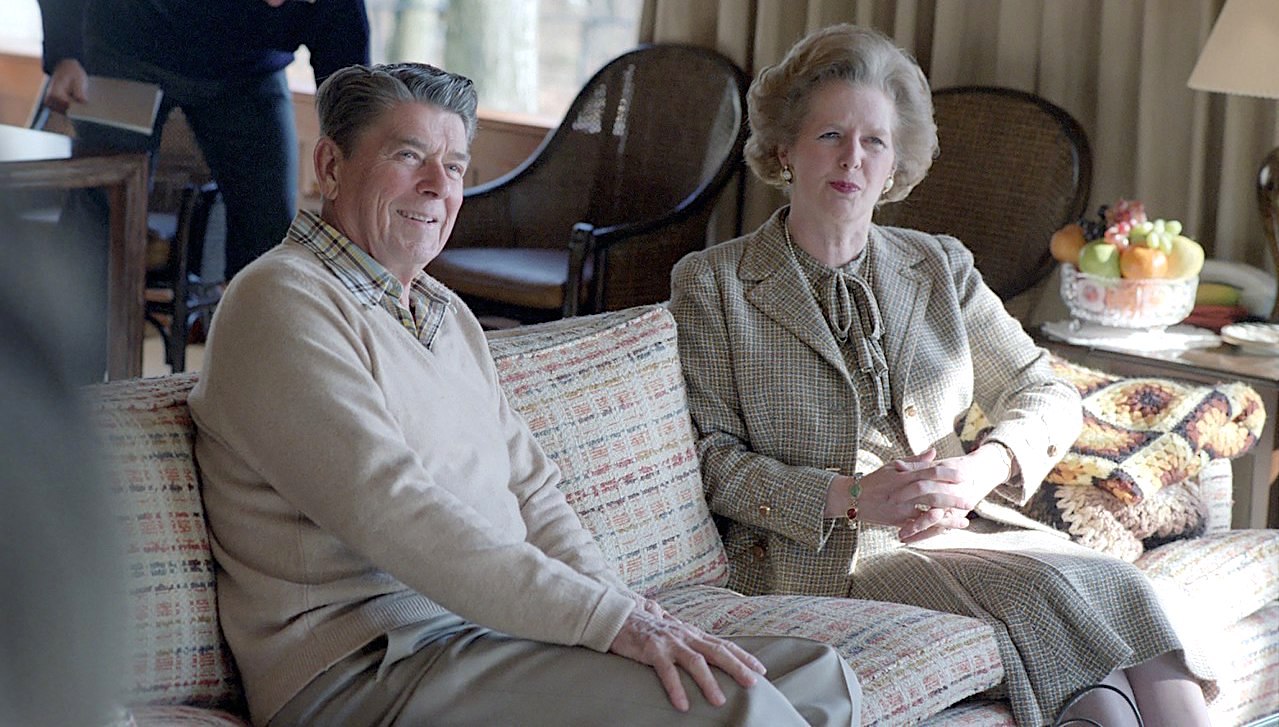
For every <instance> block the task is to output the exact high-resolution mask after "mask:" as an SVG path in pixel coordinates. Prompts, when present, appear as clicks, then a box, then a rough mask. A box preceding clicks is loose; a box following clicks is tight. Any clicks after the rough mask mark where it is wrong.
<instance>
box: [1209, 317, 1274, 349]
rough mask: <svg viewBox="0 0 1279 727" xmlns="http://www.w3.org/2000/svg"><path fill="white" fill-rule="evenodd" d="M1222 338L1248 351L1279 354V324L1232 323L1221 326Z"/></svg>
mask: <svg viewBox="0 0 1279 727" xmlns="http://www.w3.org/2000/svg"><path fill="white" fill-rule="evenodd" d="M1221 339H1222V340H1223V341H1225V342H1226V343H1233V344H1234V345H1236V346H1238V347H1239V348H1240V350H1242V351H1245V352H1247V353H1256V354H1264V355H1268V356H1279V324H1274V323H1232V324H1230V325H1228V326H1223V327H1222V328H1221Z"/></svg>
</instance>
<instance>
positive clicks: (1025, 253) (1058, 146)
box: [875, 86, 1092, 300]
mask: <svg viewBox="0 0 1279 727" xmlns="http://www.w3.org/2000/svg"><path fill="white" fill-rule="evenodd" d="M933 107H934V112H935V116H936V119H937V135H938V137H939V141H940V144H941V155H940V156H939V157H937V160H936V162H934V164H933V167H932V170H931V171H930V172H929V174H928V176H927V177H926V178H925V179H924V181H923V182H921V183H920V185H919V186H918V187H916V188H915V189H914V190H913V191H912V192H911V193H910V196H908V197H907V198H906V199H905V200H903V201H901V202H897V203H894V204H886V205H884V206H883V207H881V208H880V209H879V210H877V211H876V213H875V219H876V222H878V223H879V224H884V225H894V226H898V227H910V228H913V229H917V230H924V231H926V232H933V233H946V234H950V235H954V236H955V237H957V238H959V239H960V240H961V241H963V243H964V244H965V245H967V246H968V248H969V249H970V250H972V252H973V257H974V259H975V262H976V266H977V269H978V270H979V271H981V274H982V277H984V278H985V280H986V284H987V285H989V286H990V287H991V289H992V290H994V291H995V293H996V294H998V295H999V297H1000V298H1002V299H1004V300H1008V299H1009V298H1011V297H1013V296H1015V295H1017V294H1018V293H1020V292H1022V291H1024V290H1027V289H1029V288H1030V287H1032V286H1033V285H1035V283H1037V282H1039V281H1040V280H1042V279H1043V278H1045V277H1046V276H1047V275H1048V274H1049V273H1050V272H1052V269H1053V267H1054V263H1053V259H1052V257H1051V256H1050V255H1049V252H1048V240H1049V238H1050V237H1051V236H1052V233H1053V232H1054V231H1056V230H1057V229H1058V228H1059V227H1061V226H1062V225H1064V224H1066V223H1067V222H1073V221H1075V220H1077V219H1079V217H1080V216H1081V215H1083V214H1084V211H1085V208H1086V207H1087V205H1088V192H1089V187H1090V185H1091V183H1092V152H1091V150H1090V149H1089V146H1088V137H1087V135H1086V134H1085V133H1084V130H1083V128H1082V127H1081V126H1080V125H1079V123H1078V122H1077V121H1075V119H1074V118H1072V117H1071V116H1070V114H1068V113H1066V111H1065V110H1063V109H1061V108H1060V107H1058V106H1056V105H1054V104H1053V103H1051V102H1049V101H1047V100H1046V99H1043V98H1041V97H1039V96H1036V95H1034V94H1030V93H1026V92H1023V91H1016V90H1013V89H1008V88H995V87H987V86H964V87H959V88H948V89H943V90H939V91H937V92H935V93H934V94H933Z"/></svg>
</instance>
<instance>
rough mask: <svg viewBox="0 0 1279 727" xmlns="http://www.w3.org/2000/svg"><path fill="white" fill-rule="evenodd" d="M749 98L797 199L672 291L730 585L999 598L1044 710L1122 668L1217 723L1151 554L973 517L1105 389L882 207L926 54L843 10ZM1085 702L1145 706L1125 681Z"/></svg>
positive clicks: (1029, 471)
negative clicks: (1090, 387) (972, 413)
mask: <svg viewBox="0 0 1279 727" xmlns="http://www.w3.org/2000/svg"><path fill="white" fill-rule="evenodd" d="M749 111H750V122H751V138H750V140H749V141H748V143H747V147H746V154H747V161H748V162H749V163H750V166H751V168H752V170H753V171H754V172H755V173H756V174H757V175H758V176H760V177H761V178H762V179H763V180H764V181H766V182H768V183H770V184H774V185H776V186H782V187H784V188H785V189H786V190H788V191H789V194H790V205H789V206H787V207H783V208H782V209H780V210H778V211H777V213H775V214H774V215H773V216H772V218H771V219H769V220H768V221H767V222H766V223H764V225H763V226H762V227H760V228H759V229H758V230H756V231H755V232H754V233H752V234H750V235H747V236H745V237H742V238H739V239H737V240H734V241H731V242H728V243H725V244H723V245H718V246H715V247H713V248H711V249H709V250H706V251H703V252H699V253H695V254H693V255H690V256H688V257H687V258H686V259H685V260H683V261H682V262H681V263H680V264H679V265H678V266H677V267H676V269H675V271H674V273H673V296H672V310H673V312H674V313H675V316H676V319H677V320H678V322H679V328H680V331H679V340H680V354H681V357H682V358H683V361H684V371H685V375H686V377H687V379H688V383H689V392H690V393H689V396H690V405H691V407H692V412H693V418H694V421H695V423H696V425H697V428H698V430H699V436H700V441H699V452H700V454H701V457H702V462H703V477H704V479H705V485H706V490H707V498H708V500H709V501H710V504H711V508H712V510H714V511H715V512H716V513H717V514H718V515H719V516H721V517H722V518H724V519H726V520H727V533H726V538H725V541H726V545H727V547H728V551H729V556H730V558H731V560H732V566H733V567H732V579H731V583H730V585H731V586H732V587H734V588H736V589H738V590H740V591H743V592H745V593H748V594H758V593H810V594H819V595H837V596H848V597H854V598H869V599H878V600H891V601H899V602H903V603H911V604H916V605H919V606H923V607H926V608H932V609H938V610H946V611H951V612H954V613H961V614H966V615H972V616H975V617H978V618H981V619H983V620H985V621H986V622H987V623H990V624H991V625H992V626H993V627H994V628H995V633H996V637H997V639H998V640H999V644H1000V652H1001V656H1002V658H1003V662H1004V668H1005V671H1006V677H1007V679H1006V684H1007V689H1008V693H1009V696H1010V698H1011V702H1012V705H1013V711H1014V714H1015V717H1016V719H1017V721H1018V723H1019V724H1023V725H1039V724H1045V723H1049V722H1052V721H1053V719H1054V716H1055V715H1056V714H1057V713H1058V712H1059V711H1060V710H1062V709H1063V707H1064V706H1065V705H1066V704H1067V702H1068V701H1070V699H1071V697H1072V695H1074V694H1075V693H1077V692H1079V691H1080V690H1081V689H1082V688H1084V687H1085V686H1086V685H1090V684H1093V683H1096V682H1100V681H1102V680H1105V681H1106V683H1107V684H1110V685H1114V686H1116V687H1117V688H1119V689H1121V690H1122V691H1124V692H1126V694H1132V695H1135V700H1136V702H1137V704H1138V705H1139V706H1140V708H1141V710H1142V712H1143V713H1144V714H1145V717H1146V722H1147V724H1172V723H1177V724H1207V717H1206V707H1205V705H1204V697H1203V691H1202V689H1201V687H1200V685H1199V683H1198V682H1197V681H1196V680H1195V679H1194V678H1193V677H1192V674H1191V672H1190V670H1189V669H1188V667H1187V664H1186V661H1185V659H1184V658H1183V656H1182V653H1181V648H1182V647H1181V645H1180V644H1179V642H1178V640H1177V638H1176V636H1175V635H1174V633H1173V631H1172V628H1171V627H1170V625H1169V623H1168V621H1167V619H1166V618H1165V616H1164V614H1163V613H1162V612H1161V611H1160V610H1159V608H1158V606H1157V605H1156V604H1155V600H1154V596H1153V593H1152V591H1151V589H1150V587H1149V584H1148V583H1147V582H1146V581H1145V580H1144V578H1143V577H1142V576H1141V575H1140V574H1139V573H1138V572H1137V571H1136V570H1135V569H1134V568H1133V567H1132V566H1130V565H1128V564H1126V563H1123V562H1121V561H1118V560H1114V559H1111V558H1107V557H1104V556H1102V555H1100V554H1098V553H1095V552H1093V551H1090V550H1087V549H1084V548H1082V547H1079V546H1076V545H1074V544H1072V543H1069V542H1068V541H1063V540H1062V539H1060V538H1058V537H1055V536H1053V535H1048V534H1046V533H1042V532H1038V531H1031V530H1021V529H1016V528H1011V527H994V526H993V524H992V523H991V522H990V521H982V520H980V519H979V520H975V521H974V525H973V528H972V530H973V531H977V530H979V529H980V530H982V531H983V532H982V533H981V534H978V533H976V532H962V530H963V529H965V528H968V526H969V522H970V520H969V517H968V515H969V514H970V513H971V512H974V511H977V512H983V513H988V512H992V511H997V510H998V509H999V508H998V503H1009V504H1017V503H1022V502H1025V501H1026V499H1027V498H1029V496H1030V495H1032V494H1033V492H1034V490H1035V488H1036V487H1037V486H1038V484H1039V483H1040V482H1041V481H1042V480H1043V478H1044V476H1045V475H1046V474H1047V473H1048V471H1049V470H1050V469H1051V467H1052V466H1053V464H1054V463H1055V462H1056V460H1057V459H1058V458H1059V457H1060V456H1061V455H1062V454H1064V453H1065V452H1066V449H1067V448H1068V447H1069V446H1070V444H1071V443H1072V442H1073V440H1074V438H1075V437H1076V436H1077V435H1078V433H1079V428H1080V402H1079V398H1078V396H1077V394H1076V393H1075V392H1074V390H1073V389H1072V388H1071V387H1070V386H1069V385H1068V384H1066V383H1064V382H1062V381H1060V380H1057V379H1055V378H1054V377H1053V376H1052V374H1051V372H1050V371H1049V368H1048V364H1047V359H1046V354H1045V352H1043V351H1042V350H1040V349H1038V348H1037V347H1035V346H1034V344H1033V343H1032V342H1031V341H1030V339H1029V338H1028V337H1027V336H1026V335H1025V333H1024V332H1023V331H1022V330H1021V327H1020V326H1019V325H1018V324H1017V322H1016V321H1014V320H1013V319H1011V318H1010V317H1009V316H1008V315H1007V313H1006V312H1005V311H1004V309H1003V307H1002V306H1001V304H1000V301H999V300H998V298H997V297H996V296H995V295H994V294H993V293H992V292H991V291H990V289H988V288H987V287H986V286H985V284H983V283H982V281H981V276H980V274H979V273H978V272H977V271H976V270H975V269H974V268H973V261H972V255H971V254H970V253H969V252H968V250H966V249H965V248H964V247H963V245H962V244H960V243H959V242H958V241H957V240H955V239H953V238H950V237H946V236H933V235H926V234H922V233H919V232H914V231H909V230H901V229H892V228H881V227H877V226H876V225H874V224H873V223H872V214H873V212H874V209H875V206H876V205H877V204H879V203H880V202H881V201H895V200H900V199H902V198H904V197H905V196H906V194H907V193H908V192H909V191H910V189H911V188H912V187H914V186H915V185H916V184H918V183H919V182H920V180H922V179H923V177H924V175H925V173H926V172H927V170H928V167H929V166H930V165H931V163H932V158H933V157H934V156H935V154H936V150H937V132H936V126H935V124H934V122H933V119H932V103H931V95H930V91H929V88H928V83H927V81H926V80H925V78H924V75H923V73H922V71H921V70H920V69H919V67H918V66H917V65H916V64H915V62H914V60H913V59H911V58H910V57H909V56H908V55H906V54H905V53H904V52H903V51H901V50H900V49H899V48H897V47H895V46H894V45H893V44H892V43H891V42H890V41H888V40H887V39H886V38H885V37H883V36H882V35H880V34H879V33H876V32H875V31H872V30H867V29H862V28H857V27H853V26H849V25H840V26H835V27H830V28H826V29H823V30H820V31H818V32H816V33H814V34H812V35H810V36H809V37H807V38H805V39H804V40H802V41H801V42H800V43H799V44H797V45H796V46H795V47H794V48H793V49H791V51H790V52H789V54H788V55H787V56H786V58H785V59H784V60H783V61H782V62H781V63H780V64H779V65H777V66H774V67H771V68H767V69H765V70H764V71H763V72H762V73H761V74H760V76H759V78H758V79H756V81H755V82H754V84H752V87H751V90H750V96H749ZM1008 143H1016V140H1015V139H1010V140H1008ZM974 402H976V403H978V404H980V405H981V407H982V408H983V410H984V411H985V412H986V413H987V414H988V416H989V417H990V419H991V421H992V422H994V428H993V429H992V430H991V432H990V434H989V435H988V436H987V438H986V439H985V440H984V441H983V442H982V444H981V446H979V447H977V448H976V449H974V450H973V451H972V452H969V453H964V451H963V449H962V447H961V446H960V443H959V441H958V438H957V437H956V434H955V431H954V426H955V422H956V421H957V420H958V419H959V417H960V416H961V415H962V414H963V413H964V412H965V411H966V410H967V409H968V408H969V406H970V405H971V404H972V403H974ZM983 499H986V500H987V502H983ZM1005 509H1006V508H1005ZM979 525H981V527H979ZM951 529H957V530H956V531H955V532H949V531H950V530H951ZM934 538H935V539H934ZM926 540H927V541H928V542H927V543H925V542H924V541H926ZM1196 668H1197V667H1196ZM1201 676H1202V675H1201ZM1209 683H1210V682H1209ZM1129 684H1130V685H1131V686H1129ZM1074 709H1085V710H1089V711H1087V712H1082V713H1081V712H1077V711H1072V714H1091V715H1095V716H1094V717H1091V718H1094V719H1099V721H1100V722H1101V723H1102V724H1106V725H1119V724H1130V723H1132V721H1133V709H1132V708H1131V707H1129V706H1128V704H1126V703H1125V702H1124V701H1122V700H1120V699H1119V698H1118V697H1117V696H1116V695H1114V694H1113V693H1108V690H1106V689H1102V690H1093V693H1091V694H1089V696H1088V697H1087V698H1085V699H1083V700H1081V701H1080V703H1079V704H1078V705H1077V706H1076V707H1075V708H1074ZM1169 715H1177V717H1176V718H1175V719H1173V718H1171V717H1170V716H1169Z"/></svg>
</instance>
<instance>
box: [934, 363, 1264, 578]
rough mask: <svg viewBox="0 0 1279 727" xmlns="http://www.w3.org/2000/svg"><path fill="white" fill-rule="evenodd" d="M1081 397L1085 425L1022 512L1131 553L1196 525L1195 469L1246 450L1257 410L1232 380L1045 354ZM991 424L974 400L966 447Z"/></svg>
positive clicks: (964, 427) (1256, 428)
mask: <svg viewBox="0 0 1279 727" xmlns="http://www.w3.org/2000/svg"><path fill="white" fill-rule="evenodd" d="M1052 367H1053V371H1054V372H1055V373H1056V374H1057V375H1058V376H1060V377H1061V378H1062V379H1065V380H1066V381H1068V382H1070V383H1071V384H1073V385H1074V387H1075V389H1076V390H1078V391H1079V395H1080V397H1081V398H1082V400H1083V430H1082V431H1081V433H1080V435H1079V438H1078V439H1077V440H1076V441H1075V443H1074V445H1072V446H1071V448H1070V451H1069V452H1067V453H1066V455H1065V456H1064V457H1062V459H1061V461H1060V462H1059V463H1058V464H1057V466H1056V467H1055V468H1053V470H1052V472H1051V473H1049V475H1048V477H1047V479H1046V480H1045V481H1044V484H1043V485H1042V486H1041V487H1040V488H1039V490H1038V491H1037V492H1036V493H1035V495H1034V496H1032V497H1031V499H1030V501H1029V502H1027V503H1026V504H1025V505H1024V506H1022V508H1021V511H1022V513H1023V514H1025V515H1027V516H1029V517H1031V518H1033V519H1035V520H1037V521H1039V522H1041V523H1043V524H1046V525H1049V526H1051V527H1053V528H1054V529H1057V530H1060V531H1063V532H1066V533H1068V534H1069V535H1070V536H1071V538H1072V539H1074V540H1076V541H1078V542H1081V543H1083V544H1085V545H1088V546H1090V547H1093V548H1096V549H1098V550H1102V551H1104V552H1108V553H1110V554H1112V555H1115V556H1117V557H1121V558H1123V559H1125V560H1133V559H1135V558H1136V557H1137V556H1139V555H1140V554H1141V552H1142V550H1143V549H1145V548H1150V547H1154V546H1155V545H1158V544H1160V543H1162V542H1166V541H1168V540H1173V539H1176V538H1181V537H1191V536H1194V535H1198V534H1200V533H1201V532H1202V531H1203V527H1204V520H1205V516H1206V507H1205V505H1204V503H1202V502H1200V500H1199V496H1198V488H1197V486H1196V485H1197V480H1196V477H1197V475H1198V474H1199V473H1200V471H1201V470H1202V469H1203V467H1204V465H1206V464H1207V463H1208V461H1209V460H1210V459H1217V458H1234V457H1238V456H1239V455H1241V454H1244V453H1245V452H1247V451H1248V450H1249V449H1251V448H1252V446H1253V445H1255V444H1256V443H1257V439H1258V437H1259V436H1260V434H1261V429H1262V427H1263V426H1264V424H1265V420H1266V415H1265V409H1264V407H1263V406H1262V403H1261V398H1260V397H1259V396H1258V394H1257V392H1256V391H1255V390H1254V389H1253V388H1252V387H1250V386H1248V385H1247V384H1243V383H1239V382H1231V383H1219V384H1216V385H1213V386H1206V385H1198V384H1192V383H1188V382H1183V381H1175V380H1172V379H1164V378H1131V377H1122V376H1112V375H1110V374H1106V373H1102V372H1100V371H1096V370H1093V369H1089V368H1086V367H1083V366H1079V365H1076V364H1073V363H1070V362H1069V361H1066V360H1065V359H1061V358H1058V357H1056V356H1054V357H1053V358H1052ZM989 428H990V425H989V422H988V421H987V420H986V417H985V415H984V414H983V412H981V411H980V409H979V408H978V407H976V406H974V407H973V409H972V410H971V411H969V413H968V416H967V417H966V418H965V419H964V421H963V422H961V424H960V427H959V435H960V438H961V440H963V442H964V444H965V446H966V447H971V446H973V445H975V443H977V442H980V441H981V439H982V437H984V436H985V433H986V432H987V431H989Z"/></svg>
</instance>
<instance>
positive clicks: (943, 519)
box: [895, 442, 1015, 543]
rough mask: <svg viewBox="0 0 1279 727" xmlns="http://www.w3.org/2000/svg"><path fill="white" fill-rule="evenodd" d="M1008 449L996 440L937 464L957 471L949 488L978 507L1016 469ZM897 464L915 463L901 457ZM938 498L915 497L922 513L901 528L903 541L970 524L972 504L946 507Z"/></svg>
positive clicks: (900, 534)
mask: <svg viewBox="0 0 1279 727" xmlns="http://www.w3.org/2000/svg"><path fill="white" fill-rule="evenodd" d="M1000 450H1002V451H1000ZM1004 452H1007V450H1006V449H1005V448H1004V447H1003V445H1001V444H996V443H993V442H992V443H989V444H983V445H982V446H980V447H978V448H977V449H975V450H973V451H972V452H970V453H968V454H965V455H961V456H959V457H948V458H946V459H941V460H936V461H935V462H933V465H935V466H939V467H946V468H949V469H950V470H952V471H953V472H954V473H956V474H957V475H958V476H957V477H956V478H955V479H954V480H953V481H950V482H946V483H943V484H944V485H945V489H947V490H949V491H950V492H951V493H953V494H957V495H960V496H961V497H962V499H963V500H964V501H965V502H971V503H973V506H974V507H975V506H976V503H978V502H980V501H981V500H982V498H984V497H986V495H987V494H989V493H990V491H991V490H993V489H995V487H997V486H998V485H1000V484H1001V483H1003V482H1006V481H1007V480H1008V478H1009V477H1010V476H1011V475H1012V473H1013V471H1015V468H1014V467H1012V466H1010V463H1009V460H1008V458H1007V455H1005V454H1004ZM895 464H896V466H898V467H910V466H911V465H910V464H909V463H907V462H903V461H902V460H897V461H896V463H895ZM936 499H937V498H936V497H935V496H933V495H923V496H921V497H918V498H915V499H914V500H912V504H914V505H915V506H916V512H918V513H919V514H918V515H916V516H914V517H912V518H910V519H909V520H907V521H906V522H905V523H902V525H901V528H900V529H899V530H898V532H897V536H898V538H900V539H901V541H902V542H903V543H914V542H918V541H920V540H926V539H928V538H932V537H935V536H938V535H942V534H943V533H946V532H949V531H950V529H951V528H966V527H968V513H969V512H971V508H969V509H963V508H957V507H944V506H941V503H939V502H936Z"/></svg>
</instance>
